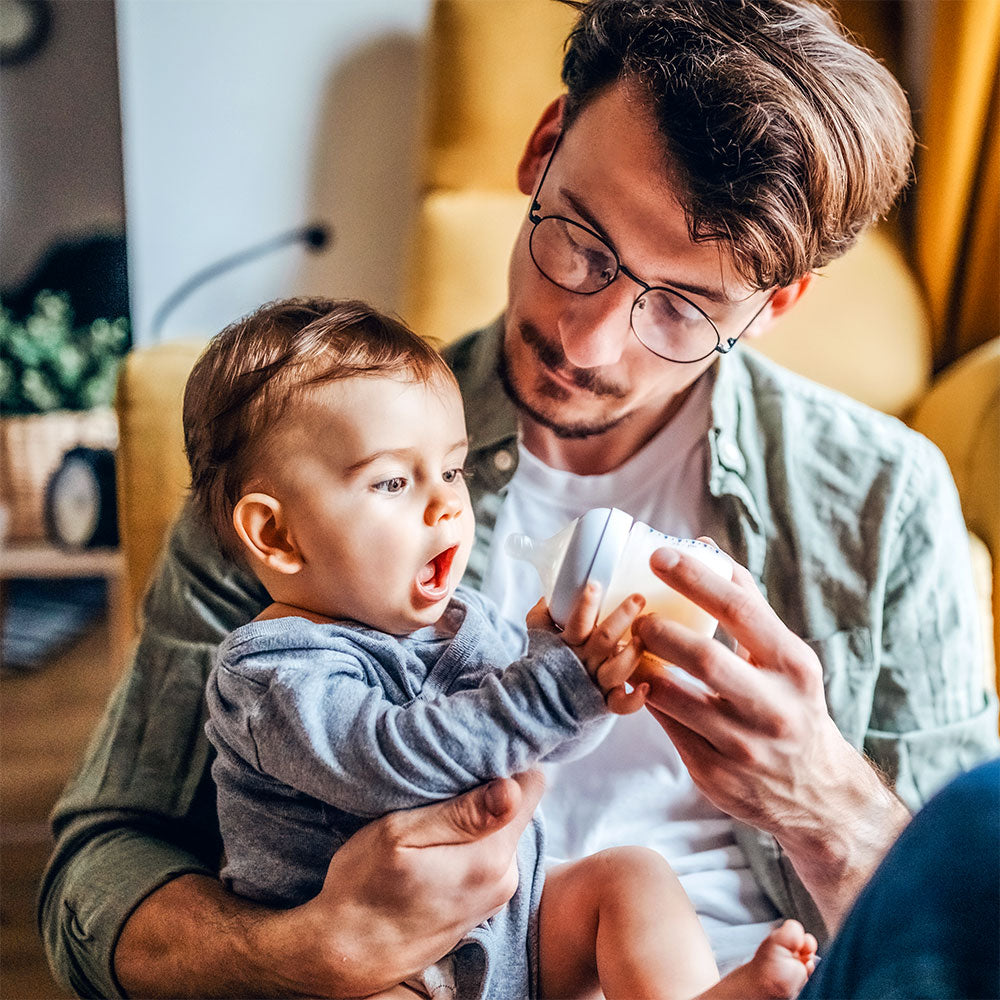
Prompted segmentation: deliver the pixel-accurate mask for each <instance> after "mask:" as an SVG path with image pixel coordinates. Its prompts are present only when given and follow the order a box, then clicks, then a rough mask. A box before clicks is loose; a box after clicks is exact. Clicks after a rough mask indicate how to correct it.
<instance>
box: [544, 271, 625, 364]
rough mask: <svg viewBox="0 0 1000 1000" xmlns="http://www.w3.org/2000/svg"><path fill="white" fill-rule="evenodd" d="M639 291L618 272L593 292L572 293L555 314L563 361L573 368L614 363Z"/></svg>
mask: <svg viewBox="0 0 1000 1000" xmlns="http://www.w3.org/2000/svg"><path fill="white" fill-rule="evenodd" d="M638 294H639V290H638V289H637V288H636V287H635V286H634V285H633V284H632V282H630V281H629V280H628V279H627V278H626V277H625V275H623V274H620V275H619V276H618V278H617V280H615V281H613V282H612V283H611V284H610V285H608V287H607V288H604V289H602V290H601V291H599V292H595V293H594V294H593V295H572V296H569V301H568V302H567V303H566V307H565V308H564V309H563V312H562V314H561V316H560V317H559V322H558V329H559V338H560V342H561V343H562V349H563V353H564V354H565V355H566V359H567V361H569V363H570V364H572V365H574V366H575V367H577V368H601V367H604V366H608V365H614V364H617V362H618V361H619V360H620V359H621V356H622V354H623V353H624V351H625V348H626V347H627V346H628V343H629V340H630V339H631V337H632V303H633V302H635V297H636V295H638Z"/></svg>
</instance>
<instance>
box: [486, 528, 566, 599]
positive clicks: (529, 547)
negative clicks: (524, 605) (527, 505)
mask: <svg viewBox="0 0 1000 1000" xmlns="http://www.w3.org/2000/svg"><path fill="white" fill-rule="evenodd" d="M575 524H576V522H575V521H573V522H572V523H571V524H569V525H567V526H566V527H565V528H563V530H562V531H560V532H559V533H558V534H555V535H553V536H552V537H551V538H546V539H544V540H542V541H539V540H538V539H537V538H532V537H531V535H524V534H521V533H520V532H515V533H514V534H512V535H508V536H507V539H506V541H505V542H504V546H503V547H504V552H506V553H507V555H509V556H510V557H511V558H513V559H522V560H523V561H524V562H529V563H531V565H532V566H534V567H535V569H536V570H537V571H538V575H539V577H540V578H541V581H542V590H543V592H544V594H545V597H546V599H549V598H551V596H552V588H553V587H554V586H555V582H556V576H557V575H558V573H559V567H560V566H561V565H562V559H563V554H564V552H565V551H566V544H567V542H568V541H569V536H570V535H571V534H572V532H573V525H575Z"/></svg>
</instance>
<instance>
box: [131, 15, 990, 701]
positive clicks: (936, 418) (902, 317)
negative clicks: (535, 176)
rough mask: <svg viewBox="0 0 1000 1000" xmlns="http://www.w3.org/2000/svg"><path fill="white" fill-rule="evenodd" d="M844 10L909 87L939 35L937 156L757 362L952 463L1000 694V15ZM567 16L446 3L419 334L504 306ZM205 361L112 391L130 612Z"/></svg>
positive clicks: (171, 510)
mask: <svg viewBox="0 0 1000 1000" xmlns="http://www.w3.org/2000/svg"><path fill="white" fill-rule="evenodd" d="M841 6H842V9H843V14H844V16H845V19H847V21H848V23H849V24H850V25H851V27H852V28H853V29H854V30H855V31H857V32H859V33H860V34H861V35H862V37H863V38H864V39H865V40H866V41H867V42H868V44H869V45H870V46H872V47H874V48H875V49H876V50H877V51H878V52H879V53H880V54H883V55H884V57H885V58H886V59H887V61H888V62H889V64H890V67H891V68H893V69H894V70H896V71H897V73H898V74H900V67H899V66H898V65H897V64H896V63H897V62H898V60H899V58H900V57H899V52H898V45H897V44H896V34H895V33H894V32H895V31H896V27H895V26H894V24H893V22H892V21H891V20H890V18H892V17H901V16H903V14H902V13H901V11H900V8H916V7H921V8H922V9H923V12H924V15H925V16H926V17H928V18H930V23H929V24H927V25H925V28H927V30H928V31H929V32H930V35H929V43H928V44H929V48H930V50H931V54H932V56H933V58H931V59H930V60H929V61H928V63H927V65H928V67H929V69H928V71H927V74H928V76H927V79H926V80H925V81H924V84H925V88H924V93H925V95H926V99H925V102H924V108H925V111H924V115H923V124H922V126H921V138H922V142H923V143H924V144H925V146H926V149H924V150H923V151H922V154H921V158H920V161H919V162H918V168H917V171H918V172H917V177H918V179H917V183H916V188H915V192H914V193H913V195H911V197H910V198H909V200H908V202H907V204H906V206H905V207H906V209H907V211H906V212H905V213H904V214H902V215H899V216H897V217H896V218H894V219H892V220H890V221H889V222H888V223H886V224H885V225H883V226H882V227H881V228H880V229H879V230H877V231H875V232H873V233H871V234H869V235H868V236H866V237H865V238H864V239H863V240H862V241H861V242H860V243H859V245H858V246H857V247H856V248H854V249H853V250H852V251H850V252H849V253H848V254H847V255H846V256H845V257H844V258H843V259H841V260H839V261H836V262H834V263H833V264H831V265H830V267H829V268H827V269H825V271H824V276H823V277H822V278H821V279H820V280H817V281H815V282H814V283H813V287H812V288H811V289H810V291H809V294H808V295H807V296H806V298H805V299H804V301H803V302H802V303H801V305H800V306H799V307H797V308H796V309H795V310H793V311H792V313H791V314H789V316H788V317H787V319H786V320H783V321H782V323H781V324H780V325H779V326H777V327H776V328H775V329H774V330H773V331H771V332H769V333H768V334H767V336H766V337H765V338H762V340H760V341H758V342H756V345H755V346H758V345H759V348H760V349H761V350H762V351H764V352H765V353H767V354H768V355H770V356H771V357H773V358H774V359H775V360H777V361H780V362H781V363H783V364H785V365H787V366H788V367H790V368H792V369H793V370H796V371H799V372H801V373H802V374H805V375H807V376H809V377H811V378H814V379H816V380H817V381H820V382H823V383H825V384H827V385H830V386H833V387H834V388H836V389H839V390H841V391H843V392H845V393H847V394H849V395H851V396H854V397H855V398H857V399H860V400H861V401H863V402H865V403H868V404H870V405H872V406H875V407H877V408H879V409H882V410H884V411H886V412H888V413H891V414H894V415H896V416H899V417H901V418H902V419H906V420H909V421H910V422H911V423H912V424H913V425H914V426H916V427H917V428H918V429H919V430H921V431H922V432H923V433H924V434H926V435H927V436H928V437H930V438H931V439H932V440H933V441H935V442H936V443H937V444H938V446H939V447H941V448H942V450H943V451H944V453H945V456H946V457H947V459H948V461H949V463H950V464H951V467H952V471H953V473H954V475H955V479H956V482H957V484H958V488H959V492H960V495H961V499H962V504H963V510H964V513H965V516H966V519H967V522H968V524H969V527H970V530H971V532H972V535H971V536H970V537H971V545H972V551H973V557H974V561H975V565H976V573H977V578H978V580H979V585H980V594H981V596H982V601H981V604H982V613H983V623H984V636H985V637H986V638H987V639H988V641H989V649H988V655H987V660H986V669H987V673H988V674H989V675H991V676H990V679H991V681H994V682H995V677H994V676H992V675H993V673H994V671H995V656H994V649H995V648H997V647H996V645H995V642H994V637H995V634H996V633H995V630H994V626H995V625H996V626H1000V583H998V580H997V569H998V567H1000V477H998V439H1000V431H998V428H1000V341H998V340H997V335H998V328H997V319H996V309H997V302H996V299H997V277H996V274H995V261H996V260H997V259H998V251H997V241H998V240H1000V227H998V225H997V218H998V209H997V189H998V187H1000V169H993V170H992V171H991V169H990V165H991V164H995V163H996V156H997V150H998V148H1000V147H998V134H997V122H996V118H997V104H996V93H995V89H991V88H995V72H993V70H990V71H988V72H985V73H983V72H982V67H983V65H987V66H989V65H992V66H993V67H994V68H995V65H996V60H997V53H998V51H1000V5H997V4H995V3H992V2H991V0H986V2H979V0H968V2H964V0H963V2H960V3H949V2H944V0H934V2H932V3H929V4H924V5H898V4H889V3H877V4H876V3H867V2H863V0H861V2H850V3H848V2H843V3H842V4H841ZM572 14H573V12H572V11H571V10H569V9H568V8H565V7H562V6H561V5H558V4H555V3H550V2H543V0H436V3H435V4H434V8H433V15H432V25H431V31H430V36H429V38H428V42H427V44H428V58H427V73H428V76H427V80H426V93H427V110H426V131H425V138H424V163H423V167H422V170H423V185H422V195H421V198H420V203H419V205H418V209H417V217H416V223H415V228H414V233H413V239H412V244H411V251H410V254H409V270H408V274H407V281H406V287H407V292H406V298H405V303H404V306H403V308H402V310H401V312H402V315H403V317H404V318H405V319H406V320H407V321H408V322H409V323H410V324H411V325H412V326H413V327H414V328H415V329H416V330H418V331H420V332H421V333H424V334H429V335H433V336H435V337H438V338H440V339H442V340H445V341H447V340H450V339H451V338H453V337H455V336H457V335H459V334H460V333H463V332H465V331H467V330H471V329H474V328H476V327H477V326H481V325H483V324H484V323H486V322H488V321H489V320H490V319H492V318H493V317H494V316H495V315H496V314H497V313H498V312H499V311H500V309H501V308H502V307H503V303H504V300H505V295H506V274H507V260H508V256H509V252H510V247H511V245H512V243H513V240H514V236H515V234H516V232H517V230H518V227H519V226H520V224H521V221H522V219H523V217H524V213H525V211H526V209H527V198H525V197H524V196H523V195H521V194H520V193H519V192H517V190H516V187H515V185H514V168H515V164H516V163H517V160H518V158H519V156H520V153H521V150H522V148H523V145H524V142H525V140H526V139H527V136H528V134H529V132H530V130H531V127H532V126H533V125H534V123H535V120H536V118H537V116H538V115H539V113H540V112H541V110H542V108H543V107H544V106H545V105H546V104H547V103H548V102H549V101H550V100H551V99H552V98H553V97H555V96H557V95H558V93H559V92H560V84H559V64H560V60H561V55H562V42H563V40H564V38H565V36H566V34H567V32H568V28H569V25H570V23H571V20H572ZM976 18H978V20H976ZM984 39H985V40H986V41H985V42H984ZM991 46H992V47H991ZM990 59H992V60H993V62H992V64H990V62H989V61H990ZM946 209H947V210H946ZM991 261H992V262H993V263H992V264H990V263H989V262H991ZM211 332H213V331H205V333H206V336H208V335H209V334H210V333H211ZM200 347H201V344H199V343H194V342H173V343H167V344H162V345H158V346H155V347H150V348H144V349H142V350H139V351H136V352H133V354H132V355H131V356H130V358H129V359H128V362H127V364H126V366H125V369H124V372H123V375H122V378H121V380H120V383H119V391H118V400H117V408H118V415H119V423H120V434H121V444H120V450H119V480H118V482H119V509H120V517H121V535H122V545H123V549H124V552H125V557H126V587H127V592H128V594H129V595H130V600H131V602H132V603H133V606H134V605H135V604H136V602H138V600H139V598H140V596H141V594H142V591H143V589H144V587H145V585H146V582H147V581H148V578H149V575H150V573H151V572H152V568H153V566H154V564H155V560H156V556H157V553H158V551H159V547H160V545H161V543H162V539H163V533H164V531H165V529H166V527H167V525H168V524H169V523H170V521H171V520H172V518H173V517H174V515H175V513H176V510H177V507H178V505H179V503H180V501H181V499H182V497H183V494H184V489H185V485H186V481H187V469H186V464H185V460H184V455H183V449H182V443H181V427H180V400H181V393H182V390H183V383H184V378H185V376H186V373H187V371H188V370H189V368H190V366H191V364H193V362H194V360H195V358H196V357H197V354H198V352H199V350H200Z"/></svg>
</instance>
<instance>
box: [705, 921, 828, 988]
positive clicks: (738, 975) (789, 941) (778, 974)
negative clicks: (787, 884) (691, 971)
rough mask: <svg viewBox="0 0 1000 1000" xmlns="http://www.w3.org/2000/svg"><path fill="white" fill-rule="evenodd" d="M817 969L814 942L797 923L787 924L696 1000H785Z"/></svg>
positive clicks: (773, 932)
mask: <svg viewBox="0 0 1000 1000" xmlns="http://www.w3.org/2000/svg"><path fill="white" fill-rule="evenodd" d="M815 965H816V938H814V937H813V936H812V934H807V933H806V932H805V929H804V928H803V926H802V924H800V923H799V922H798V921H797V920H786V921H785V922H784V923H783V924H782V925H781V926H780V927H776V928H775V929H774V930H773V931H771V933H770V934H768V936H767V937H766V938H765V939H764V940H763V942H761V945H760V947H759V948H758V949H757V953H756V954H755V955H754V957H753V958H751V959H750V961H749V962H747V964H746V965H741V966H740V967H739V968H738V969H733V971H732V972H730V973H729V975H727V976H723V977H722V979H720V980H719V982H718V983H716V984H715V986H713V987H712V988H711V989H710V990H707V991H706V992H704V993H702V994H701V995H700V996H699V997H697V998H696V1000H788V998H789V997H794V996H795V995H796V994H797V993H798V992H799V990H801V989H802V987H803V986H805V984H806V980H807V979H808V978H809V974H810V973H811V972H812V971H813V968H814V967H815Z"/></svg>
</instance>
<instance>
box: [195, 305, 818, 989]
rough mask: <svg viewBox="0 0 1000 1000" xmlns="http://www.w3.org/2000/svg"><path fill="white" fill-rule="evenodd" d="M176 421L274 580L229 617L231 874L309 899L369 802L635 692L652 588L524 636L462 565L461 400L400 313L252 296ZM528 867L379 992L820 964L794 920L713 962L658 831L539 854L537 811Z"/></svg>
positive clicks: (211, 491)
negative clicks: (729, 961)
mask: <svg viewBox="0 0 1000 1000" xmlns="http://www.w3.org/2000/svg"><path fill="white" fill-rule="evenodd" d="M184 434H185V446H186V449H187V454H188V459H189V461H190V464H191V473H192V498H193V502H194V503H196V504H197V505H198V506H199V507H200V509H201V510H202V512H203V514H204V517H205V518H206V520H207V522H208V523H209V524H210V525H211V526H212V529H213V531H214V533H215V535H216V537H217V540H218V542H219V544H220V545H221V546H222V548H223V549H224V550H225V551H227V552H228V553H229V554H230V555H231V556H233V557H234V558H236V559H238V560H239V561H241V562H242V563H243V564H244V565H246V566H248V567H249V568H250V569H251V570H252V572H253V573H254V574H255V575H256V576H257V578H258V579H259V580H260V582H261V583H262V584H263V586H264V587H265V588H266V589H267V591H268V594H269V595H270V596H271V598H272V600H273V603H272V604H271V605H270V606H269V607H267V608H266V609H265V610H264V611H263V612H262V613H261V614H260V615H258V617H257V618H256V619H255V620H254V621H252V622H250V623H248V624H246V625H244V626H242V627H240V628H238V629H236V630H235V631H234V632H232V633H231V634H230V635H229V636H228V637H227V638H226V639H225V641H224V642H223V643H222V645H221V647H220V648H219V651H218V654H217V658H216V662H215V665H214V667H213V670H212V672H211V675H210V677H209V681H208V687H207V698H208V707H209V713H210V718H209V722H208V724H207V732H208V735H209V738H210V739H211V741H212V743H213V744H214V746H215V748H216V750H217V755H216V759H215V762H214V764H213V776H214V778H215V781H216V785H217V788H218V809H219V821H220V826H221V830H222V835H223V839H224V844H225V861H224V867H223V870H222V873H221V878H222V879H223V881H224V882H225V883H226V885H227V886H229V887H230V888H231V889H232V890H233V891H235V892H237V893H240V894H242V895H244V896H248V897H250V898H252V899H256V900H259V901H261V902H264V903H267V904H270V905H274V906H281V907H288V906H294V905H297V904H300V903H303V902H305V901H307V900H309V899H311V898H313V897H314V896H315V895H316V894H317V893H318V892H319V891H320V889H321V887H322V885H323V881H324V877H325V875H326V871H327V867H328V865H329V863H330V859H331V857H332V855H333V854H334V852H335V851H336V850H337V848H338V847H339V846H340V845H341V844H342V843H343V842H344V841H345V840H346V839H347V838H348V837H350V836H351V834H352V833H354V832H355V831H356V830H358V829H359V828H360V827H361V826H362V825H364V824H365V823H366V822H368V821H369V820H371V819H373V818H375V817H377V816H380V815H382V814H384V813H387V812H390V811H393V810H398V809H406V808H409V807H413V806H418V805H422V804H425V803H428V802H431V801H435V800H440V799H444V798H447V797H450V796H454V795H457V794H459V793H461V792H463V791H466V790H468V789H469V788H471V787H473V786H474V785H477V784H482V783H485V782H488V781H490V780H492V779H494V778H497V777H501V776H510V775H513V774H517V773H519V772H522V771H524V770H526V769H529V768H531V767H533V766H534V765H536V764H537V763H538V762H540V761H543V760H553V759H556V758H561V757H565V756H566V755H567V754H575V755H580V754H583V753H586V752H587V751H588V750H589V749H591V748H592V747H593V746H595V745H596V743H597V742H598V741H599V740H600V739H601V738H602V737H603V735H604V734H605V732H606V728H607V723H608V722H609V721H610V719H611V713H621V714H624V713H628V712H632V711H636V710H637V709H639V708H640V707H641V706H642V704H643V701H644V698H645V694H646V688H645V685H640V686H639V687H637V688H635V689H630V688H629V687H628V686H627V685H626V681H627V679H628V678H629V676H630V675H631V674H632V672H633V669H634V667H635V666H636V663H637V661H638V658H639V655H640V650H639V648H638V646H637V644H636V642H635V641H630V642H625V641H623V635H624V634H625V633H627V631H628V629H629V626H630V625H631V623H632V622H633V620H634V619H635V618H636V616H637V615H638V614H639V613H640V611H641V609H642V599H641V598H640V597H638V596H637V595H635V596H633V597H630V598H629V599H628V600H626V601H625V602H623V603H622V604H621V605H620V606H619V607H617V608H616V609H615V610H613V611H612V612H611V613H610V614H609V615H608V616H607V617H606V618H605V619H604V620H603V621H602V622H600V624H598V623H597V621H596V619H597V609H598V607H599V605H600V594H599V593H598V592H597V591H596V590H594V589H593V588H589V589H588V590H587V591H586V592H585V594H584V595H583V597H582V598H581V600H580V601H579V602H578V605H577V607H576V608H575V609H574V611H573V614H572V615H571V618H570V620H569V622H568V623H567V626H566V628H565V630H564V631H562V632H559V631H558V630H557V629H556V628H555V627H554V626H553V624H552V622H551V619H550V618H549V617H548V613H547V611H546V609H545V607H544V605H542V604H540V605H539V606H537V607H536V608H535V609H533V611H532V612H531V613H530V614H529V616H528V621H527V626H528V628H527V634H525V631H524V630H521V629H518V628H515V627H513V626H512V625H510V624H508V623H506V622H504V621H503V620H502V619H501V618H500V615H499V613H498V611H497V610H496V608H495V607H494V606H493V605H492V604H490V603H489V602H488V601H487V600H486V599H484V598H483V597H482V596H480V595H479V594H477V593H475V592H472V591H469V590H466V589H464V588H463V587H461V586H460V585H459V584H458V581H459V580H460V579H461V577H462V574H463V572H464V570H465V566H466V562H467V560H468V558H469V553H470V551H471V548H472V545H473V534H474V523H473V515H472V510H471V505H470V500H469V494H468V490H467V487H466V483H465V479H464V472H463V465H464V462H465V457H466V452H467V448H468V441H467V438H466V430H465V419H464V413H463V407H462V400H461V397H460V394H459V391H458V387H457V385H456V383H455V380H454V378H453V376H452V374H451V372H450V370H449V369H448V367H447V365H446V364H445V362H444V360H443V359H442V358H441V356H440V355H439V354H438V353H437V352H436V351H434V350H433V348H431V347H430V346H429V345H428V344H427V343H426V342H425V341H423V340H421V339H420V338H419V337H417V336H416V335H415V334H413V333H412V332H411V331H409V330H408V329H406V327H405V326H403V325H402V324H401V323H400V322H398V321H396V320H394V319H391V318H388V317H386V316H383V315H380V314H379V313H377V312H376V311H375V310H373V309H371V308H370V307H368V306H366V305H364V304H363V303H360V302H351V301H348V302H335V301H326V300H320V299H308V300H306V299H299V300H289V301H284V302H275V303H271V304H269V305H266V306H264V307H262V308H261V309H259V310H258V311H257V312H255V313H254V314H252V315H251V316H249V317H247V318H246V319H243V320H241V321H239V322H237V323H235V324H233V325H231V326H229V327H227V328H226V329H225V330H223V331H222V333H220V334H219V335H218V336H217V337H216V338H215V339H214V340H213V341H212V342H211V343H210V344H209V346H208V348H207V350H206V351H205V353H204V354H203V355H202V357H201V359H200V360H199V361H198V363H197V365H196V366H195V368H194V370H193V372H192V373H191V376H190V379H189V380H188V384H187V389H186V392H185V397H184ZM517 867H518V873H519V885H518V888H517V890H516V892H515V894H514V896H513V897H512V899H511V900H510V902H509V904H508V905H507V906H506V907H505V908H504V909H503V910H501V911H500V912H499V913H497V914H496V915H495V916H494V917H492V918H491V919H490V920H489V921H487V922H486V923H485V924H483V925H480V926H478V927H474V928H472V929H471V930H470V931H469V932H468V933H467V934H466V935H465V937H463V938H462V939H461V940H460V941H456V942H455V946H454V948H453V950H452V952H451V953H450V954H449V955H447V956H444V957H443V958H442V959H441V960H440V961H439V962H436V963H435V964H434V965H433V966H431V967H430V968H428V969H425V970H423V971H422V972H420V973H418V974H416V975H415V976H414V977H413V978H412V979H409V980H407V982H406V983H405V984H399V985H398V986H396V987H393V988H392V989H390V990H389V991H388V992H387V993H384V994H380V996H394V997H396V996H410V997H413V996H420V995H423V996H431V997H448V998H451V997H454V996H458V997H462V998H469V997H526V996H542V997H565V996H582V995H591V994H593V993H595V992H596V991H597V990H600V991H603V994H604V995H605V996H606V997H608V998H615V997H623V998H624V997H628V998H634V997H678V998H684V997H693V996H695V995H704V996H707V997H729V996H731V997H737V996H738V997H743V998H746V997H756V996H760V997H770V996H790V995H792V994H794V993H795V992H797V991H798V989H799V988H800V987H801V986H802V984H803V983H804V982H805V980H806V978H807V975H808V972H809V971H810V970H811V968H812V962H813V954H814V951H815V941H814V940H813V939H812V937H811V935H807V934H805V932H804V931H803V929H802V927H801V926H800V925H799V924H797V923H795V922H791V921H790V922H787V923H785V924H784V925H782V926H781V927H779V928H778V929H777V930H775V931H773V932H772V933H771V935H770V936H769V937H768V938H767V940H765V942H764V943H763V944H762V945H761V947H760V949H759V950H758V952H757V954H756V955H755V956H754V958H753V959H752V960H751V961H750V962H749V963H748V964H747V965H745V966H742V967H741V968H739V969H737V970H735V971H734V972H732V973H730V975H728V976H727V977H726V978H725V979H723V980H721V981H719V980H718V972H717V970H716V967H715V963H714V961H713V958H712V954H711V951H710V949H709V946H708V941H707V939H706V937H705V935H704V933H703V931H702V930H701V927H700V925H699V922H698V919H697V917H696V915H695V913H694V910H693V908H692V907H691V904H690V903H689V901H688V899H687V897H686V895H685V894H684V892H683V890H682V889H681V887H680V885H679V883H678V882H677V879H676V878H675V876H674V875H673V873H672V871H671V870H670V868H669V866H668V865H667V864H666V862H665V861H664V860H663V859H662V858H661V857H660V856H659V855H658V854H656V853H654V852H652V851H649V850H647V849H645V848H632V847H630V848H616V849H612V850H608V851H604V852H601V853H600V854H598V855H595V856H593V857H590V858H585V859H583V860H581V861H576V862H568V863H566V864H564V865H560V866H558V867H556V868H554V869H552V870H551V871H549V872H548V874H547V875H546V873H545V871H544V837H543V830H542V826H541V822H540V820H539V819H538V818H537V817H536V818H535V819H534V821H533V822H532V824H530V825H529V827H528V828H527V829H526V830H525V832H524V834H523V836H522V837H521V840H520V842H519V845H518V850H517ZM713 984H714V985H713Z"/></svg>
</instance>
